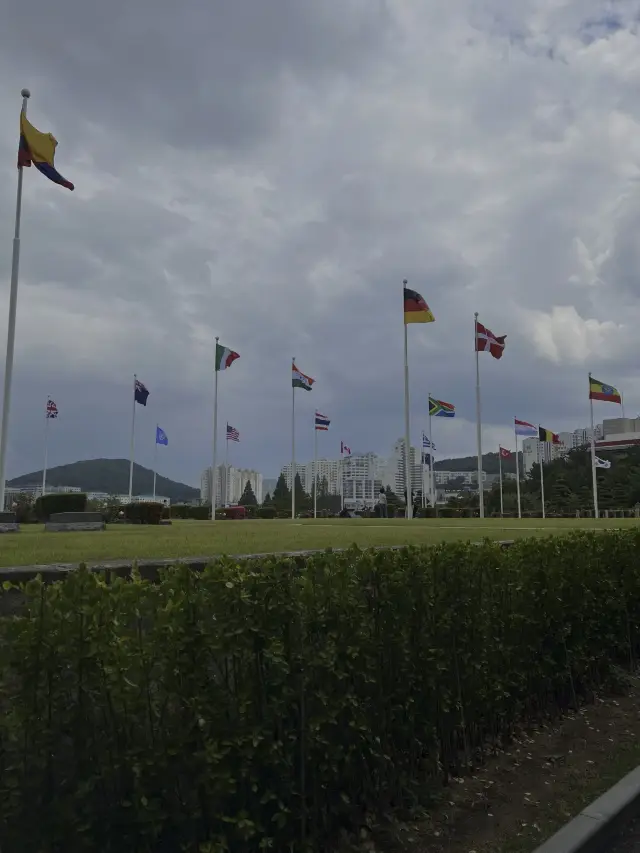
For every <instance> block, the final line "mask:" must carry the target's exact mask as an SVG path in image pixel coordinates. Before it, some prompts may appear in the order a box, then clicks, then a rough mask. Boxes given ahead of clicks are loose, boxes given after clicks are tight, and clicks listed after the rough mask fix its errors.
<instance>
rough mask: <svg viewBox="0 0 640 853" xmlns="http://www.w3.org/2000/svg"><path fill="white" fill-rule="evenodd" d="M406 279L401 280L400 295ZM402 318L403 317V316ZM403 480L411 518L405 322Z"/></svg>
mask: <svg viewBox="0 0 640 853" xmlns="http://www.w3.org/2000/svg"><path fill="white" fill-rule="evenodd" d="M407 284H408V281H407V279H406V278H405V279H404V280H403V282H402V297H403V304H404V290H405V287H406V286H407ZM403 320H404V318H403ZM404 453H405V456H404V481H405V488H406V490H407V506H406V511H405V517H406V518H411V421H410V416H409V354H408V347H407V324H406V323H404Z"/></svg>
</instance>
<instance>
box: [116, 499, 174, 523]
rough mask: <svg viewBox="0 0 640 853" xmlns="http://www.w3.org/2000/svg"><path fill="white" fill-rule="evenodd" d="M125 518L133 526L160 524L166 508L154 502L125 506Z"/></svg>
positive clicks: (141, 502) (138, 502)
mask: <svg viewBox="0 0 640 853" xmlns="http://www.w3.org/2000/svg"><path fill="white" fill-rule="evenodd" d="M123 509H124V517H125V518H126V519H127V521H130V522H132V523H133V524H160V519H161V518H162V513H163V510H164V507H163V506H162V504H158V503H154V502H152V501H137V502H136V503H130V504H125V506H124V507H123Z"/></svg>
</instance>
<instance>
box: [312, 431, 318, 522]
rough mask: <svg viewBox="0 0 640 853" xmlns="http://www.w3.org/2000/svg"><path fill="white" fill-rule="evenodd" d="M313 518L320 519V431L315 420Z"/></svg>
mask: <svg viewBox="0 0 640 853" xmlns="http://www.w3.org/2000/svg"><path fill="white" fill-rule="evenodd" d="M313 517H314V518H317V517H318V430H317V429H316V419H315V415H314V418H313Z"/></svg>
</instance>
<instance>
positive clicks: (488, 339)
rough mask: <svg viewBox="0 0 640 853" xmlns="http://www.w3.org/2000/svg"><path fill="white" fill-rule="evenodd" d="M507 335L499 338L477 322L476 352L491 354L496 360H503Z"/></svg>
mask: <svg viewBox="0 0 640 853" xmlns="http://www.w3.org/2000/svg"><path fill="white" fill-rule="evenodd" d="M506 337H507V336H506V335H501V336H500V337H498V336H497V335H494V334H493V332H492V331H491V330H490V329H487V327H486V326H483V325H482V323H478V321H477V320H476V352H490V353H491V355H492V356H493V357H494V358H502V353H503V352H504V341H505V338H506Z"/></svg>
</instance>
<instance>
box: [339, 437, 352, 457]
mask: <svg viewBox="0 0 640 853" xmlns="http://www.w3.org/2000/svg"><path fill="white" fill-rule="evenodd" d="M345 453H346V454H347V456H350V455H351V448H350V447H347V445H346V444H345V443H344V441H341V442H340V455H341V456H342V455H343V454H345Z"/></svg>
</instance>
